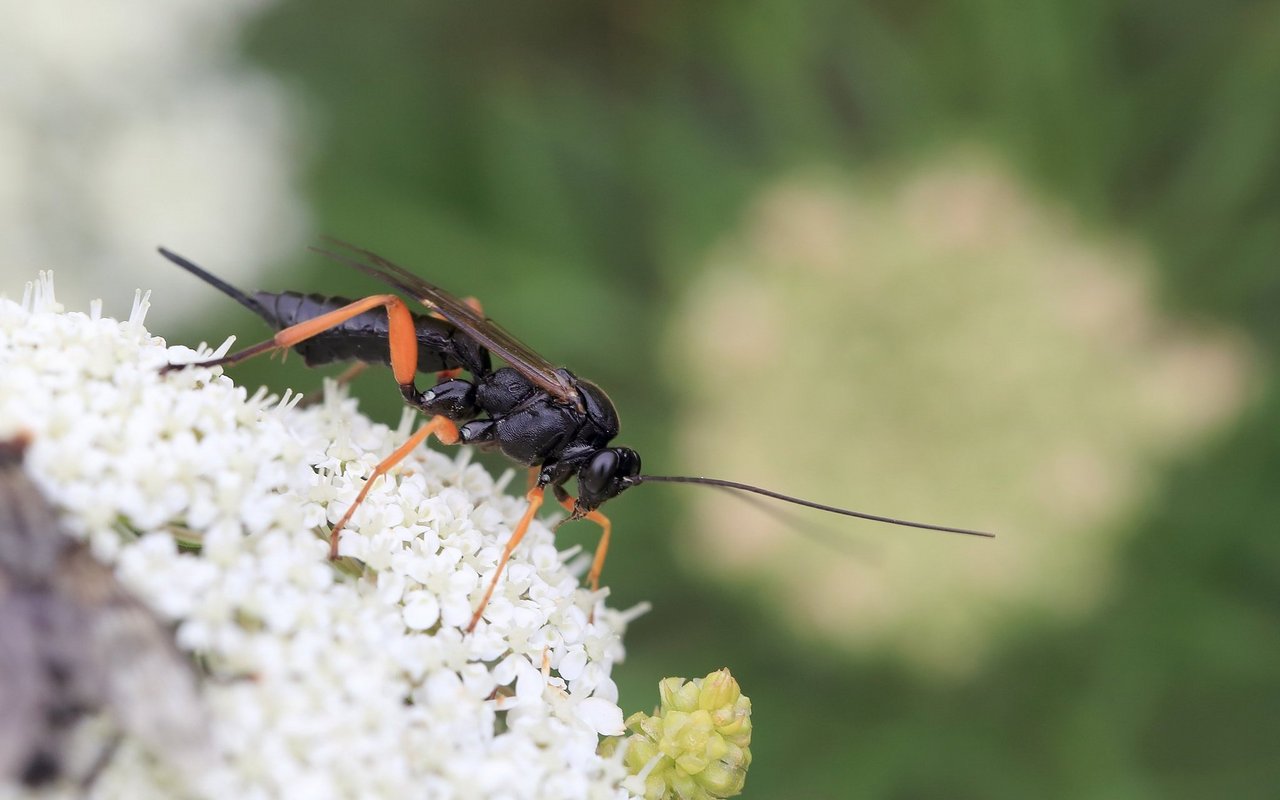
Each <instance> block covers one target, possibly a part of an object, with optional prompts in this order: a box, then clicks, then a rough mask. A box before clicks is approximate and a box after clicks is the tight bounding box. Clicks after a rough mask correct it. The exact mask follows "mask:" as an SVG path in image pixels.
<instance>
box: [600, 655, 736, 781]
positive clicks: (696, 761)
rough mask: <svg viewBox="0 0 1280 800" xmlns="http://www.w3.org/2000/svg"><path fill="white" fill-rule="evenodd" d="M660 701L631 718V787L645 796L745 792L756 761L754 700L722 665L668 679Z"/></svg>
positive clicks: (660, 688)
mask: <svg viewBox="0 0 1280 800" xmlns="http://www.w3.org/2000/svg"><path fill="white" fill-rule="evenodd" d="M658 691H659V694H660V695H661V705H660V706H659V708H658V709H657V711H656V713H654V714H645V713H644V712H643V711H641V712H637V713H635V714H632V715H631V716H630V717H629V718H628V719H627V723H626V724H627V729H628V730H629V731H631V735H629V736H627V737H626V740H625V741H626V745H627V750H626V754H625V755H624V756H623V759H624V762H625V763H626V765H627V768H628V770H629V771H630V772H631V773H632V775H633V778H632V781H635V782H637V783H641V782H642V783H643V786H640V785H632V786H629V787H628V788H630V789H631V791H633V792H636V793H637V794H643V796H644V797H645V798H646V800H665V799H666V798H679V800H716V798H722V797H733V796H734V795H737V794H739V793H741V792H742V786H743V783H744V782H745V781H746V777H747V767H749V766H750V765H751V749H750V745H751V699H750V698H748V697H747V696H746V695H744V694H743V693H742V690H741V689H740V688H739V687H738V682H737V681H736V680H734V678H733V676H732V675H730V674H729V670H727V669H722V670H718V671H716V672H712V673H711V674H710V675H708V676H707V677H705V678H695V679H693V680H689V681H686V680H684V679H683V678H666V679H665V680H663V681H662V682H661V683H659V684H658Z"/></svg>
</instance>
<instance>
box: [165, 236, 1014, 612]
mask: <svg viewBox="0 0 1280 800" xmlns="http://www.w3.org/2000/svg"><path fill="white" fill-rule="evenodd" d="M331 241H333V244H334V245H335V246H336V247H338V248H341V249H342V250H343V251H345V253H339V252H333V251H329V250H324V249H319V248H313V249H315V250H316V252H318V253H321V254H322V255H325V256H327V257H329V258H332V259H334V260H336V261H338V262H341V263H343V264H346V265H347V266H350V267H352V268H354V269H357V270H359V271H361V272H363V273H365V274H367V275H371V276H373V277H374V278H377V279H378V280H380V281H382V282H383V283H385V284H387V285H389V286H391V287H392V288H394V289H398V290H399V291H402V292H404V293H406V294H408V295H410V296H412V297H414V298H415V299H416V300H417V301H418V302H419V303H421V304H422V305H424V306H426V307H427V308H428V309H430V310H431V312H432V315H422V314H413V313H412V312H410V311H409V309H408V307H407V306H406V305H405V303H404V301H403V300H402V299H400V297H398V296H397V295H394V294H379V295H373V296H371V297H366V298H364V299H361V300H355V301H350V300H346V299H343V298H336V297H322V296H319V295H301V294H298V293H294V292H284V293H280V294H275V293H270V292H258V293H256V294H254V295H253V296H252V297H250V296H249V295H247V294H245V293H244V292H241V291H240V290H238V289H236V288H234V287H232V286H230V285H228V284H227V283H225V282H223V281H221V280H219V279H217V278H215V277H214V276H212V275H210V274H209V273H208V272H206V271H205V270H203V269H201V268H200V267H197V266H196V265H195V264H193V263H191V262H190V261H188V260H187V259H185V258H182V257H181V256H178V255H176V254H174V253H172V252H170V251H168V250H165V249H164V248H161V249H160V253H161V254H162V255H163V256H165V257H166V258H168V259H169V260H170V261H172V262H174V263H175V264H177V265H178V266H180V267H182V268H184V269H186V270H188V271H189V272H192V273H194V274H195V275H197V276H199V277H200V278H202V279H203V280H205V281H206V282H208V283H210V284H212V285H213V286H215V287H217V288H218V289H220V290H221V291H223V292H225V293H226V294H228V295H230V296H231V297H233V298H235V299H236V300H238V301H239V302H240V303H242V304H243V305H245V306H246V307H248V308H249V309H250V310H252V311H254V313H256V314H258V315H259V316H261V317H262V318H263V319H265V320H266V321H267V322H268V323H269V324H270V325H272V326H273V327H275V328H276V329H277V330H278V333H276V335H275V336H274V337H273V338H271V339H269V340H267V341H265V342H262V343H260V344H257V345H254V346H252V347H249V348H246V349H244V350H240V351H238V352H236V353H232V354H230V355H228V356H225V357H223V358H218V359H213V360H210V361H203V362H200V363H199V364H174V365H170V367H168V368H167V369H181V368H183V367H187V366H203V367H212V366H219V365H223V366H225V365H229V364H234V363H237V362H239V361H243V360H244V359H246V358H250V357H252V356H255V355H259V354H261V353H265V352H270V351H273V350H282V349H286V348H294V349H296V350H297V351H298V352H299V353H300V354H301V355H302V356H303V358H304V359H305V360H306V362H307V364H309V365H316V364H324V363H329V362H333V361H348V360H356V361H363V362H367V363H380V364H388V365H390V366H391V370H392V373H393V374H394V375H395V379H396V383H397V384H399V386H400V393H401V395H402V396H403V397H404V400H405V402H406V403H408V404H409V405H411V406H413V407H414V408H416V409H418V410H420V411H422V412H424V413H426V414H428V415H430V416H431V419H430V420H429V421H428V422H427V424H426V425H423V426H422V427H421V428H420V429H418V432H417V433H415V434H414V435H413V436H412V437H410V438H409V440H408V441H407V442H405V443H404V445H402V446H401V447H400V448H398V449H397V450H396V451H395V452H394V453H392V454H391V455H390V456H389V457H387V458H386V459H385V460H384V461H383V462H382V463H380V464H379V465H378V466H377V468H376V469H375V470H374V472H373V474H372V475H371V476H370V477H369V480H368V481H367V482H366V483H365V486H364V488H363V489H362V490H361V492H360V494H359V495H358V496H357V497H356V500H355V502H354V503H352V504H351V507H350V508H348V509H347V511H346V513H345V514H343V516H342V519H340V520H339V521H338V523H337V524H336V525H335V526H334V527H333V533H332V537H331V541H330V554H331V556H333V557H335V558H336V557H337V553H338V538H339V535H340V534H341V531H342V529H343V527H344V526H345V525H346V524H347V522H348V521H349V520H350V519H351V515H352V513H353V512H354V511H355V509H356V508H357V507H358V506H359V505H360V503H361V502H362V501H363V500H364V498H365V496H366V494H367V493H368V491H369V487H370V486H371V485H372V483H373V481H374V480H375V479H376V478H378V477H379V476H380V475H383V474H385V473H386V472H387V471H388V470H390V469H391V468H392V467H394V466H395V465H396V464H397V463H398V462H399V461H400V460H402V459H403V458H404V457H405V456H406V455H407V454H408V453H409V452H410V451H411V450H412V449H413V448H414V447H417V446H418V445H419V444H421V443H422V442H423V441H425V440H426V439H427V437H428V436H430V435H431V434H433V433H434V434H435V435H436V438H438V439H439V440H440V441H441V442H444V443H445V444H469V445H475V446H478V447H480V448H482V449H487V450H500V451H501V452H502V453H503V454H504V455H506V456H507V457H508V458H510V459H511V460H513V461H515V462H517V463H519V464H524V465H526V466H529V467H532V468H533V469H535V470H537V474H536V481H535V484H534V486H533V488H531V489H530V490H529V492H528V493H527V495H526V497H527V498H528V500H529V507H528V509H527V510H526V511H525V513H524V516H523V517H522V518H521V519H520V522H519V524H518V525H517V526H516V528H515V530H514V531H513V532H512V534H511V538H510V539H509V540H508V541H507V545H506V547H505V548H504V549H503V551H502V555H501V557H500V558H499V561H498V568H497V570H495V572H494V575H493V578H492V579H491V580H490V582H489V586H488V588H487V589H486V591H485V594H484V597H483V598H482V599H481V601H480V604H479V605H478V606H477V607H476V611H475V614H474V615H473V617H472V619H471V625H470V627H469V628H468V630H474V629H475V626H476V625H477V623H479V621H480V618H481V616H482V615H483V613H484V609H485V606H486V605H487V604H488V602H489V598H490V597H491V596H492V595H493V590H494V588H495V587H496V586H497V584H498V579H499V577H500V576H501V574H502V568H503V566H504V565H505V564H506V562H507V559H508V558H509V557H510V556H511V553H512V551H513V550H515V548H516V546H517V545H519V543H520V540H521V538H523V537H524V534H525V531H526V530H528V527H529V523H530V522H531V521H532V520H533V517H534V514H536V513H537V511H538V508H539V507H540V506H541V505H542V502H543V492H544V491H545V489H546V488H547V487H550V488H551V491H552V493H553V494H554V495H555V498H556V499H557V500H558V501H559V502H560V503H561V504H562V505H563V506H564V507H565V508H567V509H568V510H569V511H570V519H588V520H591V521H593V522H596V523H597V524H599V525H600V527H601V529H602V531H603V533H602V535H601V538H600V545H599V546H598V547H597V548H596V553H595V558H594V559H593V560H592V564H591V571H590V572H589V573H588V580H589V582H590V584H591V587H592V589H595V588H598V586H599V580H600V571H601V569H602V568H603V566H604V559H605V554H606V553H607V552H608V548H609V536H610V532H611V525H610V522H609V520H608V518H606V517H605V516H604V515H603V514H601V513H600V511H599V510H598V509H599V507H600V505H601V504H602V503H604V502H605V501H606V500H609V499H611V498H613V497H616V496H617V495H618V494H620V493H622V492H623V491H624V490H626V489H629V488H631V487H632V486H638V485H639V484H641V483H654V482H659V481H661V482H667V483H700V484H706V485H711V486H718V487H721V488H726V489H734V490H740V491H745V492H754V493H756V494H760V495H764V496H765V497H770V498H773V499H776V500H782V501H785V502H788V503H795V504H798V505H802V506H808V507H810V508H816V509H819V510H821V511H829V512H832V513H835V514H844V515H847V516H851V517H860V518H863V519H870V520H875V521H878V522H887V523H891V524H894V525H906V526H909V527H914V528H927V529H929V530H938V531H947V532H951V533H963V534H969V535H973V536H988V537H989V536H991V534H989V533H984V532H982V531H975V530H968V529H965V528H952V527H947V526H942V525H928V524H925V523H921V522H910V521H907V520H901V519H894V518H891V517H881V516H877V515H874V514H865V513H862V512H859V511H851V510H849V509H843V508H836V507H834V506H828V505H823V504H821V503H814V502H811V501H808V500H801V499H799V498H796V497H790V496H788V495H784V494H779V493H778V492H772V491H769V490H767V489H761V488H759V487H757V486H750V485H748V484H744V483H737V482H735V481H727V480H720V479H717V478H699V477H685V476H664V475H642V474H640V456H639V455H638V454H637V453H636V451H634V450H632V449H631V448H629V447H611V446H609V443H610V442H611V441H613V438H614V437H615V436H617V435H618V430H619V425H618V413H617V412H616V411H615V410H614V408H613V403H612V402H610V400H609V397H608V396H607V395H606V394H605V393H604V391H603V390H602V389H601V388H600V387H598V386H596V385H595V384H594V383H591V382H590V381H587V380H584V379H582V378H579V377H578V376H576V375H574V374H573V373H572V372H570V371H569V370H567V369H564V368H562V367H557V366H555V365H553V364H551V363H550V362H548V361H547V360H546V359H545V358H543V357H542V356H540V355H538V354H537V353H536V352H534V351H533V350H531V349H530V348H529V347H527V346H525V345H524V344H522V343H521V342H520V341H519V340H517V339H516V338H515V337H514V336H512V335H511V334H509V333H508V332H507V331H506V330H504V329H503V328H502V327H501V326H500V325H498V324H497V323H495V322H494V321H493V320H491V319H489V318H488V317H485V316H484V315H483V314H482V313H481V312H480V311H479V309H478V305H477V304H475V303H468V302H464V301H462V300H459V299H458V298H456V297H454V296H453V295H451V294H449V293H448V292H446V291H444V290H443V289H441V288H439V287H438V286H434V285H432V284H430V283H427V282H426V281H424V280H422V279H421V278H419V277H417V276H416V275H414V274H412V273H411V272H409V271H407V270H405V269H403V268H402V267H399V266H397V265H395V264H393V263H391V262H390V261H387V260H386V259H384V258H382V257H381V256H378V255H376V254H374V253H371V252H369V251H368V250H364V249H362V248H359V247H355V246H352V245H349V244H346V243H344V242H338V241H336V240H331ZM491 355H495V356H497V357H498V358H500V359H502V360H503V361H504V362H506V364H507V366H505V367H501V368H499V369H494V368H493V366H492V364H491V361H490V356H491ZM459 369H462V370H466V371H467V372H469V373H470V374H471V378H470V380H463V379H462V378H460V377H458V376H457V370H459ZM417 371H425V372H440V373H441V375H440V378H439V380H438V382H437V383H436V384H435V385H434V386H432V387H431V388H430V389H428V390H427V391H425V392H424V391H420V390H419V389H418V387H417V386H416V384H415V383H414V378H415V374H416V372H417ZM570 478H577V483H578V496H577V498H576V499H575V498H573V497H571V496H570V495H569V493H568V491H566V490H565V488H564V484H565V483H566V482H567V481H568V480H569V479H570Z"/></svg>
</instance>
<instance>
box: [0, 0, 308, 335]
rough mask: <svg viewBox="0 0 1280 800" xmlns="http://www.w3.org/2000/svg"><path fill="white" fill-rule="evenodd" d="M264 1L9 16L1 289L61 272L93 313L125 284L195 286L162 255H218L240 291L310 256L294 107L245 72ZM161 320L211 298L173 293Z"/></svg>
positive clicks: (0, 118) (0, 101)
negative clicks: (244, 36)
mask: <svg viewBox="0 0 1280 800" xmlns="http://www.w3.org/2000/svg"><path fill="white" fill-rule="evenodd" d="M265 5H266V3H265V2H262V1H261V0H231V1H230V2H209V0H175V2H165V3H156V2H149V1H148V0H113V2H106V3H86V2H81V1H80V0H41V2H36V3H7V4H4V5H3V6H0V75H3V76H4V78H3V80H0V265H3V266H0V277H3V278H6V279H7V280H5V281H4V283H5V284H6V285H8V286H13V285H14V284H16V283H18V281H19V280H21V279H25V278H26V277H27V276H29V275H31V274H33V273H34V271H35V270H36V269H37V268H45V267H54V268H56V269H58V272H59V275H60V277H61V280H60V282H59V290H60V292H61V293H62V295H63V298H64V299H65V300H66V301H67V302H68V303H70V304H72V305H73V306H77V307H79V306H83V305H85V304H87V302H88V300H89V299H91V298H93V297H96V296H99V295H100V294H101V293H102V291H103V285H104V281H103V278H104V276H105V275H109V276H110V278H111V283H110V285H112V286H121V285H123V286H125V287H126V288H134V287H135V286H145V287H150V288H163V287H164V286H166V285H170V282H172V283H171V285H173V286H175V287H187V288H191V287H190V283H189V281H188V280H187V278H186V276H182V275H179V274H177V273H176V271H175V270H172V269H168V268H166V267H164V266H163V265H161V264H160V262H158V261H157V260H156V259H155V258H153V257H152V255H151V254H152V253H153V252H154V249H155V246H156V245H158V244H169V245H170V246H173V247H181V248H187V249H190V250H191V251H193V252H206V253H217V254H218V259H219V262H220V264H226V265H228V266H227V267H225V268H224V269H225V271H226V273H227V277H228V279H231V280H235V279H236V278H237V277H244V276H245V275H248V274H250V273H252V272H253V271H254V270H256V269H258V268H260V267H261V266H263V265H265V264H268V263H270V262H271V261H272V260H274V259H278V258H279V257H281V256H282V255H283V254H287V253H293V252H296V251H297V248H298V246H299V243H300V240H301V238H302V236H303V232H304V227H305V211H304V207H303V200H302V199H301V196H300V195H299V194H298V193H297V192H296V191H295V188H294V185H293V184H294V171H295V169H296V165H297V163H298V160H299V159H298V154H297V153H296V152H295V150H296V149H297V146H298V145H297V139H296V135H295V132H294V131H292V130H290V125H289V121H288V119H289V116H290V115H289V108H288V97H287V95H286V94H285V93H284V91H283V90H282V88H281V87H280V86H278V85H277V84H275V83H274V82H273V81H272V80H271V79H270V78H269V77H268V76H267V75H265V74H264V73H259V72H256V71H254V70H251V69H249V68H248V67H246V66H245V65H243V64H241V63H239V62H238V54H237V50H236V46H237V41H236V39H237V36H238V35H239V32H240V30H241V29H242V27H243V26H244V25H245V23H246V22H247V21H249V19H250V18H251V17H252V16H253V15H254V14H255V13H257V12H258V11H259V10H260V9H261V8H262V7H264V6H265ZM164 296H165V298H166V302H165V304H164V306H165V307H164V308H162V309H159V311H160V312H161V313H159V314H158V315H157V316H156V321H157V322H158V323H159V324H160V325H161V326H163V325H164V323H165V322H167V321H173V320H176V319H179V318H180V317H181V315H182V314H183V313H184V311H186V310H188V309H189V308H190V307H191V306H190V305H186V304H185V303H186V302H187V301H184V300H182V298H191V301H189V302H190V303H191V305H194V303H195V302H196V300H195V298H196V296H197V295H196V294H195V293H194V292H187V291H165V292H164Z"/></svg>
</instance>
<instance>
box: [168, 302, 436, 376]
mask: <svg viewBox="0 0 1280 800" xmlns="http://www.w3.org/2000/svg"><path fill="white" fill-rule="evenodd" d="M378 306H382V307H384V308H386V309H387V320H388V334H387V340H388V345H389V346H390V349H391V371H392V373H393V374H394V375H395V376H396V383H398V384H400V385H401V386H410V385H412V384H413V376H414V373H415V372H416V371H417V368H418V334H417V331H416V330H415V329H414V325H413V315H412V314H410V313H409V308H408V306H406V305H405V304H404V301H403V300H401V299H400V298H399V297H396V296H395V295H394V294H377V295H373V296H371V297H366V298H364V299H363V300H357V301H355V302H354V303H349V304H347V305H345V306H343V307H342V308H339V309H336V310H334V311H330V312H329V313H327V314H321V315H320V316H318V317H313V318H312V319H309V320H306V321H305V322H299V323H298V324H297V325H290V326H289V327H288V328H285V329H284V330H282V331H280V332H279V333H277V334H276V335H275V336H273V337H271V338H270V339H268V340H267V341H265V342H259V343H258V344H255V345H253V346H252V347H246V348H245V349H243V350H241V351H239V352H236V353H232V354H231V355H229V356H223V357H222V358H215V359H212V360H209V361H201V362H200V363H198V364H170V365H169V366H167V367H165V368H164V369H163V370H161V372H169V371H171V370H174V369H182V368H184V367H189V366H195V367H216V366H227V365H230V364H236V363H239V362H241V361H244V360H245V359H248V358H253V357H254V356H256V355H261V354H262V353H267V352H270V351H273V350H288V349H289V348H290V347H293V346H294V345H297V344H301V343H302V342H305V341H306V340H307V339H310V338H311V337H313V336H318V335H319V334H321V333H324V332H325V331H327V330H329V329H330V328H336V327H338V326H339V325H341V324H342V323H344V322H346V321H347V320H349V319H351V318H352V317H356V316H359V315H360V314H363V313H364V312H366V311H369V310H370V309H374V308H377V307H378Z"/></svg>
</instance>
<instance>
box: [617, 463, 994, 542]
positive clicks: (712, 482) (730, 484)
mask: <svg viewBox="0 0 1280 800" xmlns="http://www.w3.org/2000/svg"><path fill="white" fill-rule="evenodd" d="M632 480H633V482H634V483H702V484H706V485H708V486H719V487H721V488H724V489H737V490H738V491H742V492H752V493H754V494H759V495H764V496H765V497H772V498H773V499H774V500H781V501H783V502H784V503H795V504H796V505H798V506H806V507H808V508H816V509H817V510H819V511H829V512H830V513H832V514H843V515H844V516H846V517H857V518H859V519H869V520H871V521H873V522H886V523H888V524H890V525H902V526H904V527H907V528H923V529H925V530H930V531H942V532H943V533H962V534H964V535H966V536H983V537H986V538H988V539H994V538H995V534H994V533H988V532H987V531H976V530H971V529H969V528H952V527H949V526H947V525H930V524H928V523H927V522H912V521H911V520H907V519H895V518H894V517H882V516H879V515H878V514H867V513H864V512H862V511H853V510H851V509H848V508H837V507H836V506H828V505H824V504H822V503H815V502H813V501H812V500H802V499H800V498H799V497H792V496H790V495H786V494H782V493H780V492H774V491H770V490H768V489H762V488H760V487H759V486H752V485H751V484H749V483H738V482H737V481H726V480H723V479H721V478H693V477H686V476H682V475H637V476H636V477H635V478H633V479H632Z"/></svg>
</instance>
